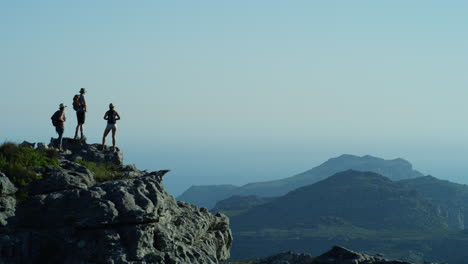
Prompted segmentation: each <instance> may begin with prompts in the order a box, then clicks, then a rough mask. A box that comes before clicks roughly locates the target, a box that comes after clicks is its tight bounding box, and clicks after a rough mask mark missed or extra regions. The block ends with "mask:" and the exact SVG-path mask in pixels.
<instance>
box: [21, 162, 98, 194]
mask: <svg viewBox="0 0 468 264" xmlns="http://www.w3.org/2000/svg"><path fill="white" fill-rule="evenodd" d="M59 164H60V166H59V167H58V168H55V167H51V166H49V167H46V168H40V169H36V171H37V172H38V173H39V174H41V176H42V178H43V179H42V180H38V181H34V182H32V183H31V184H30V185H29V194H31V195H37V194H46V193H52V192H58V191H64V190H72V189H87V188H89V187H91V186H93V185H95V184H96V182H95V180H94V175H93V173H92V172H91V171H90V170H88V169H87V168H86V167H85V166H82V165H80V164H77V163H74V162H71V161H68V160H66V159H60V160H59Z"/></svg>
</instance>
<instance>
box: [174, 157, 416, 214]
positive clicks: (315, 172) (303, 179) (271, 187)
mask: <svg viewBox="0 0 468 264" xmlns="http://www.w3.org/2000/svg"><path fill="white" fill-rule="evenodd" d="M348 169H355V170H360V171H373V172H376V173H379V174H382V175H384V176H387V177H389V178H391V179H392V180H401V179H409V178H416V177H421V176H424V175H423V174H422V173H421V172H419V171H417V170H414V169H413V166H412V165H411V163H410V162H408V161H406V160H404V159H402V158H396V159H392V160H385V159H382V158H378V157H374V156H371V155H365V156H362V157H360V156H355V155H350V154H343V155H340V156H338V157H335V158H330V159H328V160H327V161H325V162H324V163H322V164H320V165H319V166H317V167H314V168H312V169H310V170H307V171H304V172H302V173H299V174H296V175H294V176H291V177H287V178H283V179H278V180H272V181H263V182H253V183H247V184H245V185H242V186H235V185H229V186H230V187H229V189H226V188H225V187H224V188H220V187H217V186H213V185H204V186H197V188H192V187H190V188H189V189H188V190H187V191H185V192H184V193H183V194H181V195H180V196H178V197H177V198H178V199H179V200H182V201H186V202H190V203H193V204H196V205H198V206H201V207H206V208H213V207H214V206H215V204H216V202H218V201H220V200H223V199H225V198H228V197H230V196H233V195H257V196H261V197H277V196H281V195H284V194H286V193H288V192H289V191H292V190H294V189H296V188H299V187H301V186H305V185H309V184H312V183H315V182H317V181H320V180H322V179H325V178H327V177H329V176H331V175H333V174H335V173H337V172H340V171H345V170H348ZM223 186H226V185H223Z"/></svg>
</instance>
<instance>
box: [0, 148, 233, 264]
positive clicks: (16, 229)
mask: <svg viewBox="0 0 468 264" xmlns="http://www.w3.org/2000/svg"><path fill="white" fill-rule="evenodd" d="M73 144H74V143H73ZM77 144H82V145H83V144H85V143H83V142H79V143H77ZM65 146H66V147H65ZM83 146H84V148H85V149H84V150H77V149H75V147H76V146H70V145H65V144H64V147H65V148H67V150H68V151H67V152H68V153H66V154H64V155H62V156H61V157H60V159H59V167H58V168H55V167H47V168H41V169H37V172H38V173H39V174H40V175H41V176H42V179H41V180H37V181H35V182H33V183H32V184H31V185H30V186H29V188H28V192H29V197H28V199H27V200H26V201H23V202H21V203H19V204H18V205H16V206H13V208H14V209H15V210H16V213H13V214H9V215H8V214H5V212H4V211H0V220H2V219H3V218H9V219H11V221H10V220H9V221H8V222H5V224H3V223H4V222H1V223H2V224H3V225H6V227H7V228H4V229H0V255H1V256H0V263H2V264H4V263H8V264H9V263H65V264H67V263H69V264H72V263H73V264H81V263H83V264H84V263H109V264H111V263H112V264H117V263H134V264H136V263H160V264H163V263H165V264H170V263H173V264H176V263H180V264H182V263H193V264H196V263H200V264H202V263H203V264H210V263H218V261H220V260H226V259H227V258H229V250H230V247H231V244H232V234H231V230H230V228H229V219H228V218H227V217H226V216H224V215H222V214H216V215H213V214H211V213H209V212H208V211H207V210H206V209H203V208H202V209H199V208H198V207H196V206H194V205H191V204H187V203H184V202H180V201H177V200H176V199H174V197H172V196H171V195H169V194H168V193H167V192H166V191H165V189H164V186H163V184H162V178H163V176H164V175H165V174H166V173H167V172H168V171H167V170H161V171H155V172H145V171H140V170H138V169H136V167H135V166H134V165H126V166H123V165H121V164H119V162H120V161H121V159H120V158H118V156H115V154H114V153H110V152H104V153H98V152H101V151H99V150H98V149H97V148H96V146H94V145H87V144H86V145H83ZM119 152H120V151H119ZM109 156H110V157H115V158H117V159H118V162H117V163H118V165H121V166H119V168H120V169H121V172H122V173H123V174H124V175H125V176H126V178H124V179H121V180H116V181H108V182H103V183H96V181H95V180H94V174H93V173H92V172H91V171H89V170H88V169H87V168H86V167H84V166H82V165H79V164H77V163H75V162H74V160H75V159H76V158H77V157H82V158H83V159H86V160H88V161H93V162H96V163H99V162H101V161H102V162H109V160H110V159H109ZM114 161H115V160H114ZM5 179H6V180H5ZM0 182H1V191H2V193H1V195H2V196H1V199H4V198H5V196H4V195H11V194H12V193H14V191H16V190H15V189H14V186H12V185H11V182H9V181H8V178H6V177H5V176H4V175H3V174H0ZM10 198H12V199H13V200H15V199H14V197H11V196H10ZM0 206H1V203H0ZM10 207H11V206H10Z"/></svg>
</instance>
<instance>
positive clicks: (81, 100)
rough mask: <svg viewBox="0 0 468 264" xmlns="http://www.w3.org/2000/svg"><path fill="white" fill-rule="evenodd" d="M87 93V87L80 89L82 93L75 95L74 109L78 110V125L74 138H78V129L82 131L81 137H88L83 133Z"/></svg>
mask: <svg viewBox="0 0 468 264" xmlns="http://www.w3.org/2000/svg"><path fill="white" fill-rule="evenodd" d="M85 93H86V89H85V88H81V89H80V94H77V95H75V96H74V97H73V109H75V111H76V118H77V119H78V125H77V126H76V130H75V137H74V139H78V130H80V132H81V139H82V140H86V137H85V136H84V134H83V126H84V123H85V119H86V111H87V107H86V99H85V97H84V95H85Z"/></svg>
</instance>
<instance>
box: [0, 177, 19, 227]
mask: <svg viewBox="0 0 468 264" xmlns="http://www.w3.org/2000/svg"><path fill="white" fill-rule="evenodd" d="M16 191H17V189H16V187H15V186H14V185H13V183H11V181H10V179H8V177H7V176H5V174H3V173H1V172H0V226H1V227H4V226H6V225H7V224H8V219H10V218H11V217H13V216H15V211H16V198H15V197H14V194H15V193H16Z"/></svg>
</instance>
